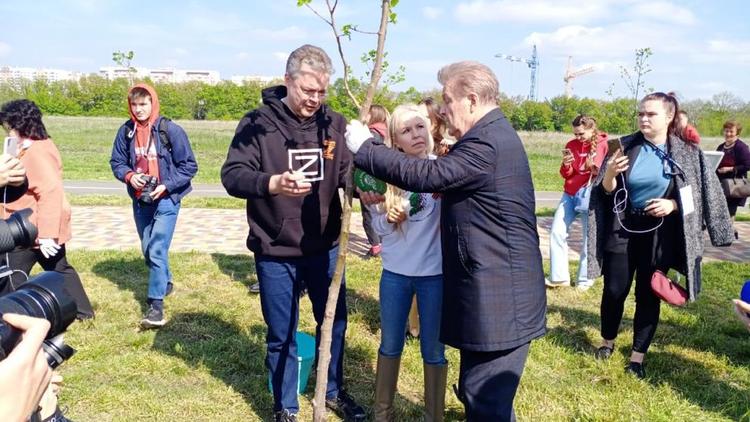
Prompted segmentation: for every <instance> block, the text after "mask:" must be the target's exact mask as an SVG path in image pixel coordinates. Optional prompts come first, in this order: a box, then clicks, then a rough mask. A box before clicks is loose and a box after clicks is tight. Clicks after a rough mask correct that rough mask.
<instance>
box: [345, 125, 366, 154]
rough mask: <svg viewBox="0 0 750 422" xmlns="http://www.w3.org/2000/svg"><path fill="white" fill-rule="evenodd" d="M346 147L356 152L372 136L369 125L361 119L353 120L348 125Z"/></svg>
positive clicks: (353, 152)
mask: <svg viewBox="0 0 750 422" xmlns="http://www.w3.org/2000/svg"><path fill="white" fill-rule="evenodd" d="M345 136H346V147H347V148H349V151H351V152H352V154H356V153H357V151H359V148H360V147H361V146H362V144H364V143H365V141H366V140H368V139H370V138H372V133H370V129H368V128H367V126H366V125H365V124H364V123H362V122H360V121H359V120H352V121H351V122H349V124H348V125H346V134H345Z"/></svg>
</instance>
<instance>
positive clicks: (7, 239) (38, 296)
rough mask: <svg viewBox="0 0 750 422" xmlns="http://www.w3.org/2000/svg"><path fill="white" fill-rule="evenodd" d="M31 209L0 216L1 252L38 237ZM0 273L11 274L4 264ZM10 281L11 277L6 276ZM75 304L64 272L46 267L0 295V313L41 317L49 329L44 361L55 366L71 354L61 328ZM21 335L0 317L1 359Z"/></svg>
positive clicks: (73, 312) (70, 318)
mask: <svg viewBox="0 0 750 422" xmlns="http://www.w3.org/2000/svg"><path fill="white" fill-rule="evenodd" d="M31 213H32V211H31V210H30V209H28V208H26V209H23V210H20V211H18V212H15V213H13V214H11V216H10V217H9V218H8V219H7V220H0V253H3V252H9V251H11V250H13V249H15V248H17V247H30V246H32V245H33V244H34V241H35V240H36V237H37V229H36V227H35V226H34V225H33V224H31V222H29V216H30V215H31ZM0 274H3V275H10V274H11V271H9V270H8V267H7V266H4V267H0ZM7 282H8V283H10V278H8V281H7ZM77 309H78V307H77V305H76V303H75V301H74V300H73V298H72V297H71V296H70V294H68V292H67V291H66V290H65V287H64V286H63V275H62V274H60V273H57V272H53V271H49V272H44V273H41V274H39V275H37V276H35V277H32V278H31V279H30V280H29V281H28V282H26V283H24V284H23V285H21V287H19V288H18V289H17V290H16V291H13V292H11V293H8V294H6V295H4V296H2V297H0V315H2V314H5V313H16V314H21V315H28V316H31V317H36V318H44V319H46V320H47V321H49V323H50V330H49V332H48V334H47V339H46V340H45V341H44V344H43V348H44V351H45V354H46V356H47V363H49V365H50V366H51V367H52V368H53V369H54V368H57V367H58V366H59V365H60V364H61V363H63V362H64V361H65V360H67V359H68V358H70V357H71V356H72V355H73V353H75V350H73V348H71V347H70V346H67V345H65V344H63V342H62V336H60V335H59V334H61V333H62V332H64V331H65V330H66V329H67V328H68V326H69V325H70V324H71V323H72V322H73V321H74V320H75V318H76V313H77ZM20 339H21V332H20V331H18V330H17V329H15V328H14V327H12V326H10V325H8V324H6V323H5V322H4V321H3V320H2V319H0V360H3V359H5V357H6V356H7V355H8V354H9V353H10V352H11V351H12V350H13V348H14V347H15V346H16V344H17V343H18V341H19V340H20Z"/></svg>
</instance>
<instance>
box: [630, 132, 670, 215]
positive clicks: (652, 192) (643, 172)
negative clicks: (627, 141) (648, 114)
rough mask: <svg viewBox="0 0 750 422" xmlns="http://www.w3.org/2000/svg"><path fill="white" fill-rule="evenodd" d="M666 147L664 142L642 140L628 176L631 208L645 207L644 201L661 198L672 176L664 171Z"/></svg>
mask: <svg viewBox="0 0 750 422" xmlns="http://www.w3.org/2000/svg"><path fill="white" fill-rule="evenodd" d="M666 148H667V144H666V143H665V144H662V145H658V146H657V145H654V144H652V143H650V142H644V143H643V145H642V146H641V151H640V152H639V153H638V157H636V159H635V163H634V164H633V169H632V170H631V171H630V177H628V196H629V198H630V205H632V206H633V208H636V209H643V208H646V201H648V200H649V199H653V198H661V197H662V196H664V193H666V192H667V188H668V187H669V181H670V180H671V178H672V176H670V175H668V174H666V172H665V171H664V165H665V163H666V152H665V151H666ZM666 165H669V163H666Z"/></svg>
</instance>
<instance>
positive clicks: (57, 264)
mask: <svg viewBox="0 0 750 422" xmlns="http://www.w3.org/2000/svg"><path fill="white" fill-rule="evenodd" d="M7 258H8V262H6V254H0V263H2V265H8V266H9V267H10V268H11V269H13V270H20V271H23V272H24V273H26V274H29V272H31V268H32V267H34V264H37V263H38V264H39V265H40V266H41V267H42V268H43V269H44V270H45V271H56V272H59V273H61V274H62V275H63V284H64V286H65V290H66V291H67V292H68V294H70V296H71V297H72V298H73V300H74V301H75V302H76V305H77V306H78V314H77V318H79V319H88V318H93V317H94V309H93V308H92V307H91V302H90V301H89V297H88V295H87V294H86V290H84V288H83V284H82V283H81V278H80V277H79V276H78V273H77V272H76V270H75V268H73V266H71V265H70V264H69V263H68V260H67V259H66V258H65V245H60V250H59V251H57V254H55V256H52V257H49V258H45V257H44V255H42V252H41V251H40V250H39V249H14V250H13V251H11V252H8V254H7ZM26 281H27V280H26V276H25V275H24V274H21V273H20V272H18V271H16V272H14V273H13V274H12V275H11V276H10V280H9V279H8V278H7V277H6V278H5V279H4V280H2V281H0V284H3V286H2V291H3V293H8V292H11V291H14V290H16V289H17V288H18V287H20V286H21V285H22V284H23V283H25V282H26ZM9 282H10V283H9ZM11 283H12V285H11Z"/></svg>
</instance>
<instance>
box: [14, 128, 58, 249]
mask: <svg viewBox="0 0 750 422" xmlns="http://www.w3.org/2000/svg"><path fill="white" fill-rule="evenodd" d="M19 158H20V160H21V163H23V165H24V167H26V177H27V178H28V180H29V190H28V191H26V193H25V194H24V195H23V196H21V197H20V198H19V199H17V200H15V201H13V202H11V203H9V204H7V205H6V206H5V209H6V210H7V215H10V213H12V212H16V211H18V210H21V209H24V208H31V209H32V211H33V214H31V217H30V221H31V223H32V224H34V225H35V226H36V227H37V229H38V231H39V236H38V238H39V239H48V238H49V239H56V240H57V243H58V244H59V245H62V244H64V243H65V242H67V241H68V240H70V238H71V229H70V214H71V212H70V204H69V203H68V200H67V199H66V198H65V191H64V190H63V183H62V159H61V158H60V152H59V151H58V150H57V147H56V146H55V144H54V143H53V142H52V140H51V139H44V140H40V141H30V140H25V141H24V143H23V144H22V148H21V153H20V154H19ZM7 215H6V218H7Z"/></svg>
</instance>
